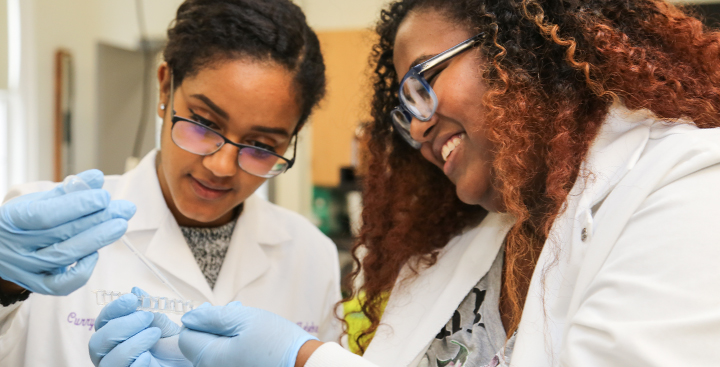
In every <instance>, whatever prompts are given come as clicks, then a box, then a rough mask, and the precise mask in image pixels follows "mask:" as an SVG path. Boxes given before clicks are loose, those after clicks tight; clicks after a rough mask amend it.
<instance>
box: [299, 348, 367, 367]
mask: <svg viewBox="0 0 720 367" xmlns="http://www.w3.org/2000/svg"><path fill="white" fill-rule="evenodd" d="M305 367H377V365H375V364H373V363H370V362H368V361H367V360H365V359H363V358H362V357H360V356H359V355H356V354H353V353H352V352H350V351H348V350H346V349H344V348H343V347H341V346H340V345H339V344H336V343H325V344H323V345H321V346H320V348H318V349H316V350H315V352H314V353H313V354H312V355H311V356H310V358H309V359H308V360H307V362H305Z"/></svg>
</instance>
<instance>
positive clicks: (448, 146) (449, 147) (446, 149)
mask: <svg viewBox="0 0 720 367" xmlns="http://www.w3.org/2000/svg"><path fill="white" fill-rule="evenodd" d="M464 138H465V133H462V134H460V135H455V136H453V137H452V138H451V139H449V140H448V141H447V142H446V143H445V145H443V147H442V158H443V161H447V159H448V157H449V156H450V153H452V152H453V150H455V148H457V147H458V145H460V143H462V141H463V139H464Z"/></svg>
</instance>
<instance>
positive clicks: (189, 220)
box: [0, 0, 341, 366]
mask: <svg viewBox="0 0 720 367" xmlns="http://www.w3.org/2000/svg"><path fill="white" fill-rule="evenodd" d="M157 77H158V81H159V85H160V91H159V94H160V95H159V104H158V106H157V114H158V116H159V117H161V118H162V119H163V126H162V132H161V147H160V149H159V150H158V151H153V152H151V153H149V154H148V155H147V156H146V157H145V158H144V159H143V160H142V161H141V162H140V164H139V165H138V166H137V167H136V168H135V169H133V170H131V171H129V172H127V173H126V174H124V175H122V176H116V177H114V176H109V177H103V176H102V175H101V173H100V172H98V171H93V172H86V173H83V174H81V175H80V177H81V178H83V179H84V180H85V181H86V182H87V183H88V184H89V185H90V186H91V187H93V188H94V189H95V190H88V191H89V192H90V191H92V192H94V193H95V194H96V195H98V197H99V198H100V199H103V200H100V203H101V204H103V205H105V206H102V205H101V207H102V208H101V209H100V211H99V214H96V215H98V216H101V217H102V218H105V219H104V220H111V219H115V220H116V221H117V222H118V223H116V224H117V226H116V227H114V231H112V232H109V231H105V232H103V231H102V230H101V229H98V230H97V233H100V234H102V235H105V236H107V237H112V238H107V239H105V238H102V239H100V238H96V237H98V236H99V235H98V234H95V235H94V236H95V237H93V238H89V239H88V238H86V237H87V236H91V237H92V235H90V234H88V233H95V232H89V231H86V232H84V233H85V236H86V237H84V238H80V239H77V240H76V241H84V242H83V243H88V242H89V243H93V244H94V243H96V242H97V244H96V245H95V247H93V250H92V251H90V253H92V252H93V251H95V250H97V248H99V247H102V246H106V245H109V246H107V247H106V248H103V249H102V250H100V251H99V254H100V259H99V260H97V257H96V256H97V255H93V254H88V253H83V254H81V255H82V256H87V259H86V260H84V261H82V262H79V263H80V264H82V265H83V266H84V267H82V266H81V267H77V270H75V271H80V268H82V269H83V275H84V276H85V278H83V279H79V280H77V279H76V280H74V281H73V282H72V284H70V285H68V284H65V285H63V286H62V287H61V286H60V285H58V286H56V288H57V289H46V288H42V287H37V286H34V283H32V282H30V281H29V280H28V279H30V275H17V274H18V271H15V270H14V269H15V265H14V264H25V263H26V261H24V260H23V259H22V254H23V253H27V251H25V250H24V248H21V247H19V246H20V245H19V244H17V243H15V242H17V241H15V242H13V241H6V242H8V245H7V246H9V247H8V248H9V249H14V252H13V253H17V254H18V255H17V256H18V258H17V259H16V260H17V261H14V262H7V261H5V262H0V276H2V277H3V278H5V279H6V280H9V282H6V281H5V280H2V279H0V286H1V288H0V291H2V293H0V295H2V297H1V298H2V300H3V303H4V304H5V303H10V302H6V299H7V300H10V301H15V303H14V304H12V305H11V306H9V307H8V308H3V309H1V310H0V330H3V333H2V334H0V360H2V361H3V362H2V363H3V366H4V365H6V364H7V365H8V366H38V365H44V366H81V365H88V364H89V363H90V361H92V363H95V364H100V363H102V365H107V366H112V365H116V364H117V365H124V366H126V365H130V364H133V363H134V362H135V364H133V365H138V364H140V365H146V364H145V363H147V364H154V363H156V362H157V361H160V362H163V363H164V361H166V360H168V359H172V360H173V361H174V363H175V364H174V365H185V366H189V365H190V362H189V361H187V360H185V359H184V357H183V356H182V354H181V353H180V350H179V349H178V345H177V336H176V335H172V334H173V333H170V334H168V330H170V329H172V330H175V329H174V328H169V329H168V328H163V330H164V331H163V333H162V334H160V333H157V332H156V331H157V329H156V328H155V327H154V326H160V325H158V324H157V323H153V324H152V325H151V324H150V323H145V322H144V321H143V322H139V321H138V320H140V321H142V320H147V318H148V315H146V314H144V313H143V312H140V311H137V312H135V307H134V306H135V305H134V304H132V302H130V303H129V304H128V303H122V302H123V301H121V302H119V303H111V304H110V305H108V306H107V307H108V308H107V310H117V309H118V308H123V307H127V309H124V308H123V311H122V312H115V313H113V312H110V313H109V314H108V313H106V312H105V311H103V313H102V314H101V315H100V316H99V317H98V318H97V322H95V323H94V328H95V329H97V330H98V332H97V333H95V334H92V331H90V330H88V328H87V327H83V328H77V327H69V326H68V325H71V324H68V322H67V320H68V316H67V315H68V314H72V315H74V316H73V319H74V320H80V319H83V320H84V319H87V320H94V319H95V317H96V315H97V313H98V311H99V310H98V308H97V306H95V305H94V304H93V303H94V302H93V299H92V296H91V293H90V291H91V290H94V289H113V290H117V291H126V292H127V291H130V289H131V288H132V287H133V286H140V287H142V288H143V289H144V290H146V291H148V292H149V293H151V294H152V295H154V296H163V295H167V294H168V291H169V290H168V289H166V288H165V287H164V286H163V284H162V283H159V282H157V281H155V279H154V278H153V276H152V275H151V274H149V273H146V272H145V269H144V267H143V266H142V264H140V263H137V262H135V261H134V259H133V258H134V256H133V255H132V254H130V253H129V252H128V250H127V249H126V248H125V247H124V246H123V245H122V244H119V243H115V244H111V243H113V242H114V241H115V240H116V239H117V238H116V237H115V235H116V234H122V233H123V232H126V235H127V236H128V238H130V239H131V240H132V242H133V243H135V244H136V246H137V247H138V248H139V249H140V251H144V253H145V256H146V257H147V258H148V259H149V260H150V261H152V262H153V263H154V264H155V265H157V267H158V268H160V269H161V270H162V272H163V273H164V275H165V276H166V277H167V278H170V279H171V280H172V282H173V284H175V286H176V287H177V288H178V289H179V290H180V291H181V293H182V294H184V295H186V296H187V297H188V298H190V299H192V300H193V301H195V302H200V303H202V302H210V303H213V304H225V303H228V302H231V301H242V302H243V303H245V304H247V305H252V306H254V307H258V308H262V309H267V310H271V311H273V312H275V313H278V314H280V315H282V316H283V317H285V318H288V319H291V320H293V322H294V323H297V324H302V325H312V326H313V327H312V328H307V329H308V330H309V331H310V332H311V333H312V334H313V338H315V337H317V338H320V339H323V340H336V339H337V337H338V336H339V335H340V331H341V329H340V327H339V322H338V321H337V320H336V319H335V316H334V305H335V303H336V302H338V301H339V299H340V292H339V265H338V257H337V250H336V248H335V245H334V244H333V243H332V242H331V241H330V240H329V239H328V238H327V237H325V236H324V235H322V234H321V233H320V231H318V230H317V228H316V227H315V226H313V225H312V224H311V223H310V222H308V221H307V220H305V219H304V218H302V217H301V216H299V215H298V214H296V213H292V212H289V211H287V210H284V209H282V208H280V207H277V206H275V205H273V204H270V203H268V202H266V201H264V200H263V199H261V198H260V197H258V196H255V195H253V193H254V192H255V190H256V189H257V188H258V187H259V186H260V185H262V184H263V183H264V182H265V181H266V180H267V179H269V178H272V177H275V176H277V175H279V174H282V173H283V172H285V171H286V170H288V169H291V168H292V165H293V162H294V154H295V144H296V142H297V134H298V132H299V131H300V130H301V129H302V128H303V126H304V124H305V122H306V121H307V119H308V116H310V113H311V112H312V110H313V108H314V107H315V106H316V105H317V103H318V102H319V100H320V99H321V98H322V97H323V95H324V92H325V66H324V63H323V58H322V55H321V53H320V47H319V43H318V39H317V37H316V35H315V33H314V32H313V31H312V30H311V29H310V28H309V27H308V25H307V24H306V21H305V17H304V15H303V13H302V12H301V10H300V8H299V7H297V6H296V5H294V4H293V3H292V2H290V1H288V0H187V1H185V2H183V3H182V5H180V7H179V9H178V10H177V17H176V19H175V21H174V22H173V23H172V25H171V27H170V29H169V30H168V43H167V46H166V48H165V51H164V62H163V63H162V64H161V65H160V66H159V68H158V71H157ZM52 187H53V185H52V184H50V183H31V184H25V185H20V186H18V187H16V188H14V189H13V190H11V192H10V194H9V195H8V197H7V199H6V200H9V199H10V198H14V197H17V196H20V198H18V200H20V201H23V200H31V199H30V198H33V197H35V196H32V195H33V194H30V193H31V192H36V191H43V190H49V189H51V188H52ZM101 187H102V189H103V190H100V188H101ZM104 190H106V191H107V192H104ZM56 191H57V189H56V190H55V191H51V192H50V193H48V194H34V195H41V197H42V198H46V197H47V195H50V196H51V197H52V195H59V197H60V198H62V197H64V196H65V195H63V194H64V193H62V192H61V193H56ZM53 193H54V194H53ZM51 194H52V195H51ZM108 194H109V195H108ZM43 195H44V196H43ZM73 195H90V193H87V194H85V193H74V194H73ZM108 197H112V199H115V200H113V201H109V200H108ZM117 199H124V201H121V200H117ZM58 200H59V199H58ZM128 201H129V202H131V203H132V204H134V205H135V207H136V212H135V208H134V207H133V205H132V204H130V203H128ZM13 202H17V200H15V201H13ZM108 202H109V204H108ZM105 207H108V209H103V208H105ZM117 207H122V208H124V209H123V210H119V209H117ZM6 208H10V207H7V206H6ZM111 209H112V210H111ZM7 210H10V209H7ZM67 210H68V209H66V208H65V209H62V210H60V209H58V210H50V211H47V212H49V213H47V212H43V213H40V214H38V215H37V216H38V217H39V218H41V219H40V220H42V218H44V217H46V216H48V215H50V214H51V213H54V212H58V211H59V212H60V213H61V214H62V213H65V211H67ZM133 212H135V214H134V217H133V218H132V219H129V220H128V218H130V217H132V216H133ZM76 219H77V221H81V222H82V218H79V217H78V218H76ZM73 220H75V219H73ZM45 222H46V221H43V223H45ZM85 222H87V219H85ZM85 222H82V223H85ZM72 223H73V224H72V226H75V227H73V228H78V232H82V231H79V229H80V228H84V227H82V226H81V225H80V224H77V223H76V222H72ZM3 228H8V227H3ZM2 231H4V232H1V233H0V238H4V237H3V234H7V233H6V232H7V231H8V230H7V229H2ZM107 233H109V234H107ZM76 234H77V233H75V234H71V235H68V234H65V235H64V236H65V238H62V239H61V240H62V241H64V240H68V238H67V237H72V238H71V239H70V240H75V238H76V237H77V236H75V235H76ZM42 241H50V240H49V239H47V237H42V238H37V237H31V238H30V240H28V243H27V246H29V247H31V248H33V249H36V248H43V247H44V246H50V248H53V249H54V248H55V246H53V243H54V242H53V243H43V242H42ZM52 241H55V242H57V241H59V239H57V238H55V237H53V239H52ZM0 247H1V246H0ZM74 248H75V249H74V250H73V252H72V254H73V256H80V255H76V254H77V253H78V251H79V250H77V246H75V247H74ZM8 251H9V250H8ZM53 251H55V250H53ZM68 251H70V250H68ZM67 256H69V257H72V256H71V255H67ZM77 260H78V259H76V258H74V257H72V258H69V259H68V261H69V262H68V263H67V264H65V263H63V264H62V265H63V266H59V268H58V269H45V268H43V269H42V270H37V269H34V268H33V269H26V271H27V272H29V273H32V272H39V273H40V274H45V273H43V272H47V273H53V272H54V273H53V274H55V273H62V272H65V271H67V269H66V266H68V265H71V264H72V263H73V262H75V261H77ZM93 261H98V263H97V266H96V267H95V272H94V273H92V270H93V266H94V265H95V264H94V263H93ZM86 263H89V264H90V265H89V266H85V265H84V264H86ZM20 266H22V265H20ZM68 273H72V272H71V271H68ZM91 273H92V276H90V274H91ZM20 274H24V273H22V272H20ZM38 276H40V275H38ZM68 277H69V276H68ZM88 278H89V279H88ZM66 283H68V281H66ZM83 284H84V285H83ZM28 291H33V292H36V293H42V294H33V295H32V296H31V297H30V298H29V299H27V300H24V299H25V298H27V295H28V293H29V292H28ZM72 291H75V292H73V293H72V294H70V295H68V296H66V297H56V296H53V295H60V294H67V293H70V292H72ZM141 292H142V291H140V290H134V293H135V294H141ZM126 297H127V296H126ZM130 298H132V297H130ZM23 300H24V301H23ZM51 310H52V311H51ZM27 320H33V322H32V323H30V324H28V322H27ZM174 321H175V322H178V321H179V320H178V319H175V320H174ZM164 322H166V324H165V325H166V326H167V325H170V324H167V322H169V320H165V321H164ZM91 328H92V327H91ZM176 331H179V328H178V329H177V330H176ZM133 335H136V337H133V338H130V336H133ZM62 340H66V341H67V340H71V341H73V342H72V345H70V344H68V345H65V344H61V343H60V342H59V341H62ZM30 341H32V343H30ZM88 342H90V346H91V358H90V360H88V358H87V349H86V348H87V347H86V346H87V345H88ZM17 343H20V344H21V345H22V348H13V347H12V346H13V345H17ZM156 343H157V344H158V346H157V347H154V345H155V344H156ZM42 345H45V346H57V348H60V349H53V348H50V349H47V348H42V347H40V346H42ZM160 346H162V347H160ZM129 351H130V352H129ZM55 352H57V353H55ZM153 360H155V361H153Z"/></svg>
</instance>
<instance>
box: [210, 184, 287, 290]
mask: <svg viewBox="0 0 720 367" xmlns="http://www.w3.org/2000/svg"><path fill="white" fill-rule="evenodd" d="M276 210H277V209H275V208H273V206H272V204H270V203H268V202H267V201H265V200H263V199H262V198H260V197H258V196H257V195H252V196H250V197H249V198H247V199H246V200H245V204H244V207H243V211H242V214H241V215H240V217H239V218H238V221H237V225H236V226H235V231H234V232H233V236H232V240H231V241H230V247H229V248H228V251H227V254H226V255H225V260H224V261H223V265H222V268H221V269H220V274H219V275H218V280H217V282H216V283H215V289H214V294H215V295H216V297H217V298H216V301H217V302H218V304H225V303H228V302H231V301H233V300H235V299H236V297H237V295H238V294H239V293H240V291H241V290H242V289H243V288H244V287H246V286H247V285H249V284H250V283H252V282H253V281H255V280H256V279H258V278H260V277H261V276H262V275H263V274H264V273H265V272H266V271H267V270H268V269H269V268H270V259H269V257H268V254H267V253H266V251H270V249H268V248H266V247H268V246H269V247H274V246H277V245H280V244H282V243H286V242H289V241H291V240H292V237H291V236H290V234H289V233H288V232H287V230H286V229H285V227H284V226H283V225H282V224H278V223H277V216H276V215H275V211H276Z"/></svg>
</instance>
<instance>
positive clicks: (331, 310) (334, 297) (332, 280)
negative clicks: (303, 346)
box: [318, 239, 342, 342]
mask: <svg viewBox="0 0 720 367" xmlns="http://www.w3.org/2000/svg"><path fill="white" fill-rule="evenodd" d="M327 241H328V242H329V245H328V249H329V250H328V251H327V252H328V258H327V260H326V261H328V267H327V269H328V272H330V276H329V282H328V283H327V288H326V291H325V302H324V311H325V314H324V316H323V320H322V323H321V324H320V325H319V328H318V339H320V341H323V342H337V341H338V339H339V338H340V334H341V333H342V324H341V322H340V320H338V318H337V316H336V315H342V313H338V312H342V305H340V306H338V307H337V309H336V307H335V306H336V305H337V303H338V302H339V301H340V300H341V298H342V297H341V295H340V263H339V261H338V253H337V247H336V246H335V244H334V243H333V242H332V241H330V240H329V239H328V240H327Z"/></svg>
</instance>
